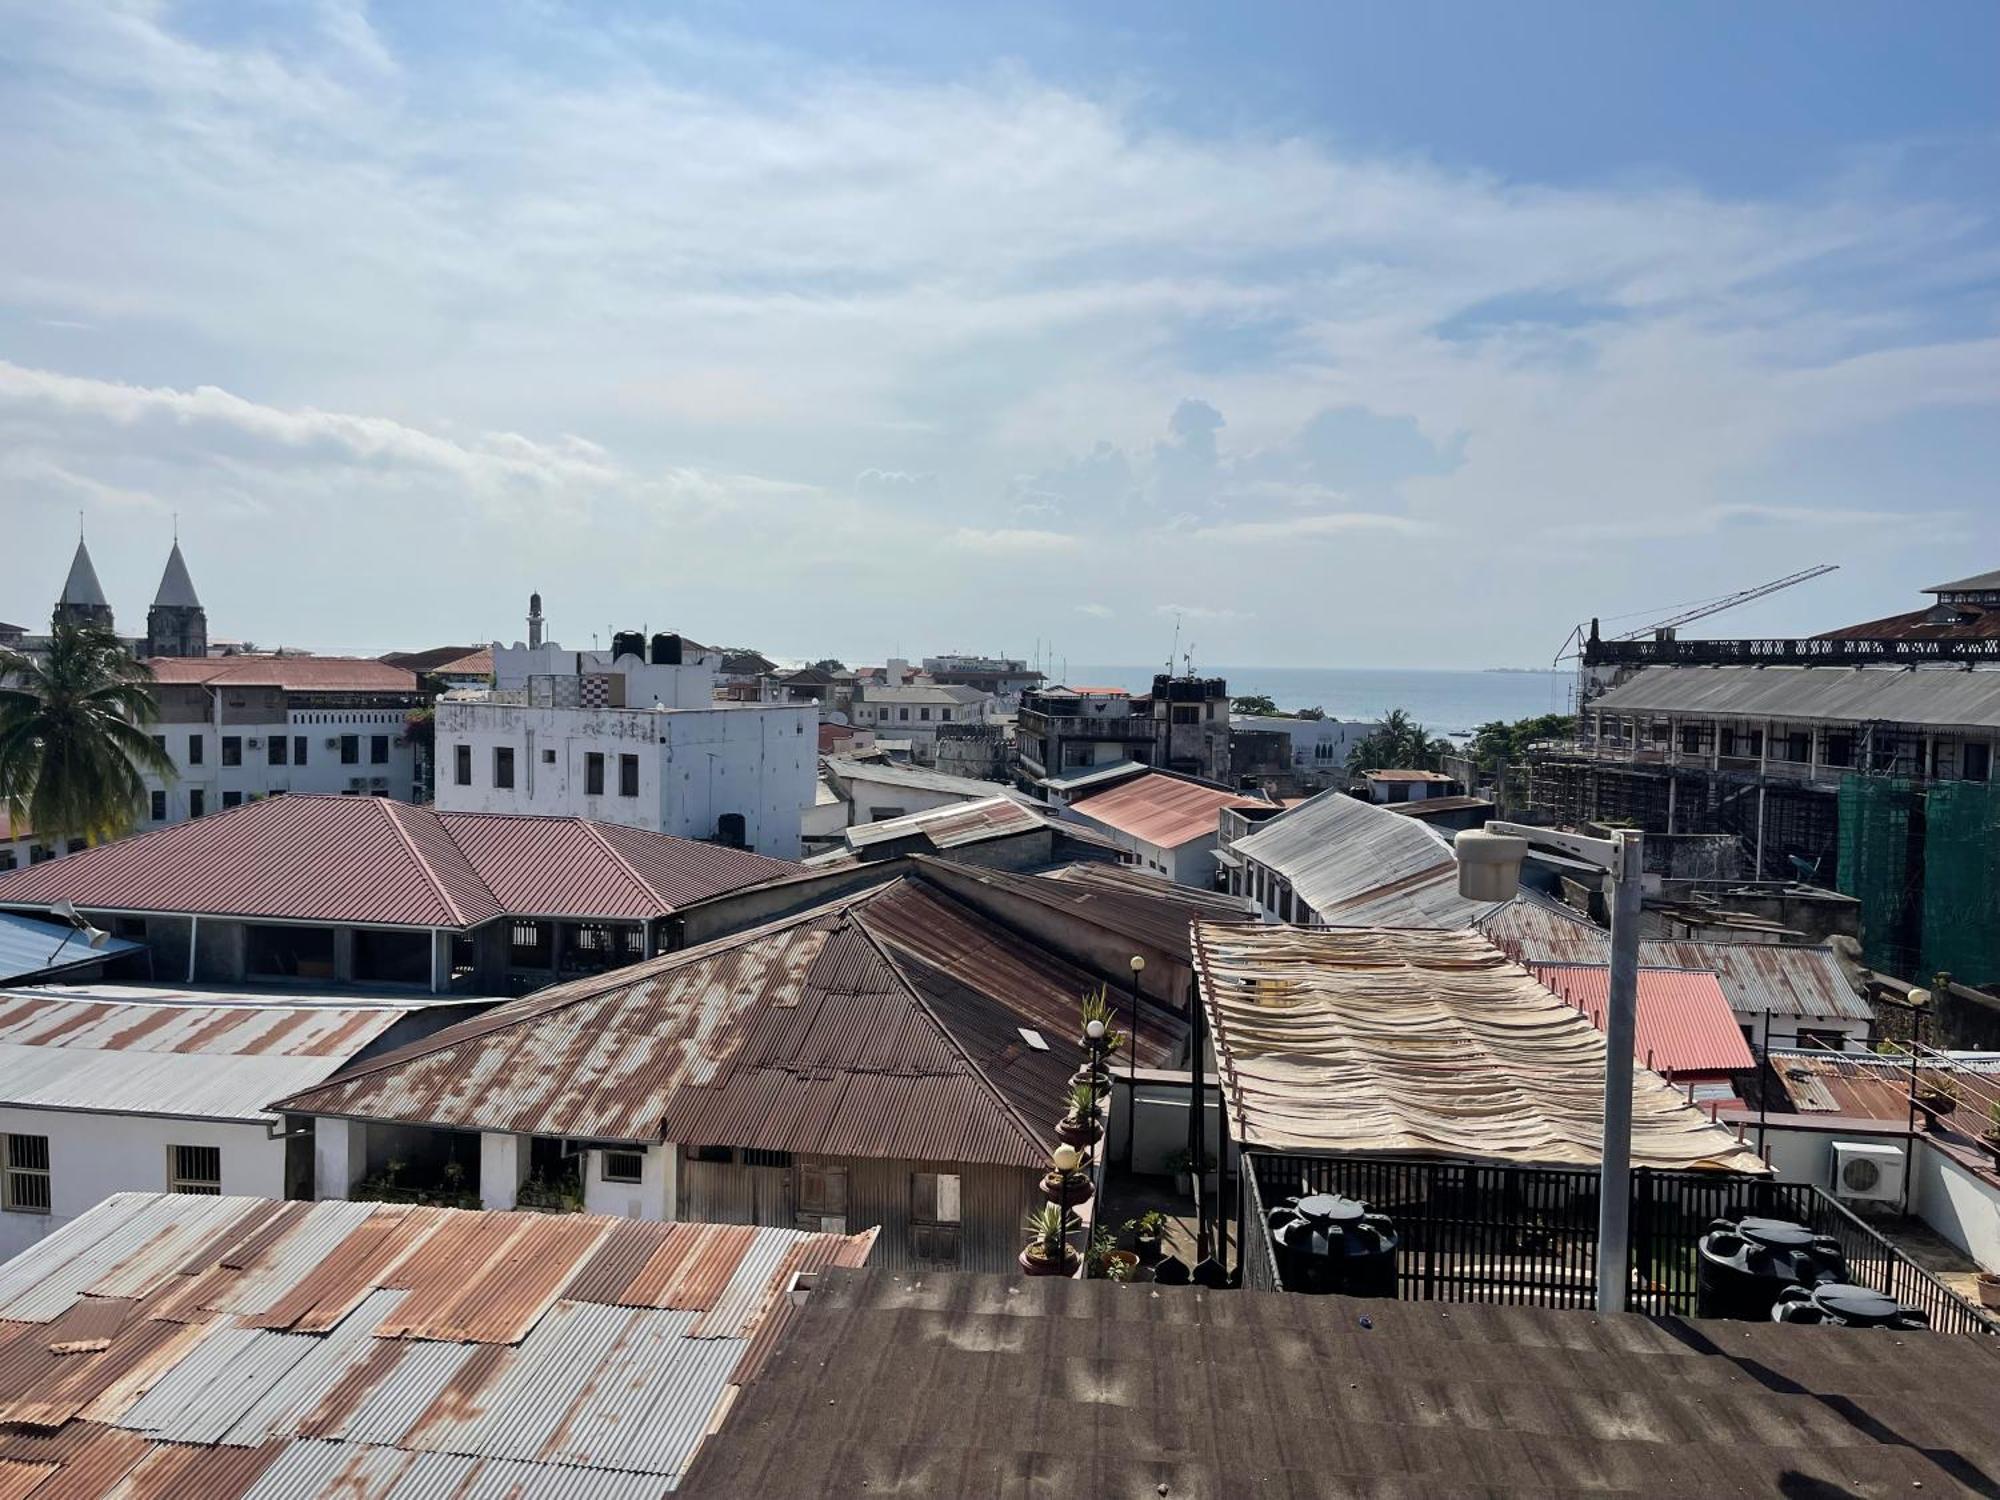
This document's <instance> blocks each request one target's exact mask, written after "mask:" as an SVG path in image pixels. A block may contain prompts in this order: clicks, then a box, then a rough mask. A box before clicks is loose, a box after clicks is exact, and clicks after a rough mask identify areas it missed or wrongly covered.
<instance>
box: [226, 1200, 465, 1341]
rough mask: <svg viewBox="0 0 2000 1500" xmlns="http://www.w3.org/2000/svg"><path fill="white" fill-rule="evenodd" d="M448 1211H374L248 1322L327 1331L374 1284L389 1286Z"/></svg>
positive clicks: (300, 1330) (402, 1208)
mask: <svg viewBox="0 0 2000 1500" xmlns="http://www.w3.org/2000/svg"><path fill="white" fill-rule="evenodd" d="M447 1212H448V1211H447V1210H445V1209H441V1208H426V1207H421V1206H417V1205H410V1206H407V1207H406V1206H400V1205H399V1206H393V1207H391V1206H385V1207H381V1208H378V1209H376V1210H375V1212H374V1213H372V1214H370V1215H369V1216H368V1218H366V1219H365V1220H363V1221H362V1222H361V1223H360V1224H359V1225H358V1226H357V1227H356V1228H354V1229H353V1230H351V1231H350V1232H349V1233H348V1235H347V1236H346V1237H345V1238H344V1239H342V1240H341V1241H340V1243H339V1245H338V1246H337V1247H336V1248H335V1249H334V1250H333V1252H332V1253H331V1254H329V1255H328V1256H327V1257H326V1258H325V1259H324V1260H322V1261H321V1262H320V1263H319V1264H318V1265H317V1266H315V1267H314V1268H313V1269H312V1270H311V1271H309V1272H308V1273H307V1274H306V1275H305V1276H304V1277H303V1278H302V1279H301V1280H300V1281H299V1282H298V1283H297V1284H296V1285H294V1286H293V1287H292V1288H291V1290H289V1291H288V1292H286V1293H285V1294H284V1295H283V1296H281V1297H279V1298H278V1299H277V1300H276V1301H275V1302H273V1303H272V1304H271V1305H270V1306H269V1307H267V1308H266V1309H265V1310H264V1311H263V1312H261V1313H257V1314H254V1315H252V1316H250V1317H248V1318H246V1319H245V1320H244V1321H245V1322H246V1323H247V1324H248V1325H249V1326H250V1327H252V1328H276V1329H287V1330H290V1331H292V1332H294V1333H325V1332H326V1331H327V1330H328V1329H330V1328H332V1327H334V1325H335V1324H337V1323H339V1322H340V1321H341V1320H342V1319H343V1318H345V1317H346V1316H347V1315H348V1314H349V1313H350V1312H352V1311H353V1310H354V1308H355V1307H356V1306H358V1305H359V1304H360V1302H361V1300H362V1299H363V1298H364V1297H366V1296H367V1295H368V1294H369V1292H371V1291H372V1290H373V1289H374V1288H376V1287H378V1286H383V1285H385V1284H387V1281H388V1279H389V1278H390V1277H391V1276H393V1274H394V1272H395V1270H396V1268H397V1267H398V1266H400V1265H401V1264H402V1263H403V1262H404V1261H405V1260H406V1259H408V1258H409V1257H410V1256H411V1255H413V1254H415V1253H416V1251H417V1250H418V1249H419V1248H420V1247H421V1246H422V1245H423V1243H424V1241H425V1240H427V1239H429V1238H430V1236H431V1235H432V1234H434V1233H436V1231H437V1230H438V1228H439V1227H440V1226H441V1225H442V1224H443V1223H444V1222H445V1217H446V1214H447Z"/></svg>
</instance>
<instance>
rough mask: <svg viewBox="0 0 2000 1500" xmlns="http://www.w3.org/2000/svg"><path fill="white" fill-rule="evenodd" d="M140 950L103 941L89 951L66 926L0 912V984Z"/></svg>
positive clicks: (79, 935) (140, 947) (116, 941)
mask: <svg viewBox="0 0 2000 1500" xmlns="http://www.w3.org/2000/svg"><path fill="white" fill-rule="evenodd" d="M143 946H144V945H143V944H140V943H132V942H127V941H126V940H125V939H124V938H106V939H105V941H104V945H103V946H102V947H99V948H93V947H91V946H90V943H89V941H88V940H87V939H86V938H85V937H84V935H83V934H82V933H81V932H80V931H78V930H77V929H76V928H74V927H72V926H70V925H69V923H67V922H38V921H36V920H35V919H34V918H33V917H28V916H23V915H22V914H21V913H19V912H12V911H0V984H12V983H14V982H15V981H16V980H21V979H27V978H29V977H31V976H33V975H36V974H52V973H57V972H59V971H61V970H63V969H74V968H81V967H84V966H87V965H90V964H101V963H103V962H104V961H105V960H106V959H112V958H118V957H120V956H122V955H124V954H127V953H138V952H141V951H142V950H143Z"/></svg>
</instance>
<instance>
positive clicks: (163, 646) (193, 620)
mask: <svg viewBox="0 0 2000 1500" xmlns="http://www.w3.org/2000/svg"><path fill="white" fill-rule="evenodd" d="M143 654H145V655H147V656H206V655H208V611H207V610H205V609H203V608H202V607H201V599H200V597H199V596H198V595H196V593H195V591H194V580H193V579H192V578H190V577H189V576H188V569H187V560H186V559H185V558H183V557H182V556H181V544H180V538H178V537H176V538H175V539H174V550H173V551H171V552H169V553H168V554H167V568H166V571H165V572H164V573H162V574H161V575H160V587H159V589H158V591H157V592H156V593H155V594H154V595H153V605H152V608H150V609H148V610H147V611H146V648H145V651H144V653H143Z"/></svg>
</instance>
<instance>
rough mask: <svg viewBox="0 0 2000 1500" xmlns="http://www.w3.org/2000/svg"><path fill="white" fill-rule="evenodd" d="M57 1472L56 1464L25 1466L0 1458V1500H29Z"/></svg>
mask: <svg viewBox="0 0 2000 1500" xmlns="http://www.w3.org/2000/svg"><path fill="white" fill-rule="evenodd" d="M55 1472H56V1466H55V1465H54V1464H24V1463H20V1462H18V1461H16V1460H14V1459H10V1458H0V1500H28V1496H29V1495H31V1494H33V1493H34V1492H35V1491H36V1490H38V1489H40V1488H41V1487H42V1482H43V1481H44V1480H46V1479H47V1478H48V1477H49V1476H50V1475H51V1474H54V1473H55Z"/></svg>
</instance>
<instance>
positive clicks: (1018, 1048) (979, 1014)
mask: <svg viewBox="0 0 2000 1500" xmlns="http://www.w3.org/2000/svg"><path fill="white" fill-rule="evenodd" d="M1094 987H1095V986H1094V985H1093V984H1092V983H1091V981H1090V980H1089V978H1088V976H1086V975H1084V974H1082V973H1081V971H1078V970H1075V969H1072V968H1070V967H1069V966H1068V965H1066V964H1064V963H1062V962H1060V961H1059V960H1056V959H1054V958H1052V957H1050V956H1048V955H1046V954H1042V953H1040V952H1039V951H1037V950H1036V949H1035V948H1034V946H1033V945H1032V944H1031V943H1029V942H1027V940H1025V939H1021V938H1019V937H1016V936H1013V935H1011V934H1008V933H1006V932H1004V931H1003V930H1002V929H1000V928H998V927H995V926H993V925H992V924H990V923H986V922H985V921H984V920H983V919H980V918H978V917H977V916H976V915H974V914H973V913H971V912H970V911H968V910H966V909H965V908H963V907H962V906H959V905H958V904H957V903H954V902H951V901H950V899H949V898H948V897H945V896H943V895H942V894H941V893H937V892H933V891H929V890H919V889H917V888H916V887H914V886H913V885H911V884H910V883H909V882H907V881H893V882H890V883H888V884H886V885H884V886H880V887H877V888H876V889H874V890H871V891H866V892H862V893H860V894H858V895H851V896H846V897H843V898H841V899H839V900H837V901H834V902H832V903H829V904H828V905H826V906H822V907H819V908H816V909H814V910H812V911H809V912H805V913H802V914H800V915H798V916H794V917H791V918H788V919H786V920H784V921H782V922H778V923H774V924H771V925H769V926H766V927H762V928H758V929H755V930H753V931H750V932H747V933H742V934H738V935H736V936H733V937H728V938H724V939H721V940H720V941H717V942H714V943H710V944H708V945H706V946H704V947H700V948H694V949H690V950H688V951H686V952H683V953H677V954H671V955H668V956H666V957H662V958H658V959H654V960H651V961H650V962H647V963H643V964H635V965H633V966H631V967H629V968H625V969H620V970H617V971H615V972H614V973H612V974H607V975H598V976H594V977H592V978H590V979H587V980H580V981H577V982H575V983H573V984H568V985H560V986H557V987H556V988H553V989H548V990H543V991H541V992H540V993H538V994H535V995H531V996H529V997H527V998H526V999H523V1000H518V1001H515V1002H512V1003H510V1004H507V1005H503V1006H500V1007H497V1008H496V1009H494V1010H491V1011H489V1012H487V1013H486V1014H485V1015H482V1016H480V1017H478V1018H476V1019H474V1020H471V1021H467V1022H463V1023H461V1024H460V1025H457V1026H453V1027H449V1028H447V1029H445V1030H444V1031H441V1032H438V1033H437V1034H436V1035H434V1036H432V1037H429V1038H427V1039H425V1040H423V1041H421V1042H418V1043H415V1044H413V1045H412V1046H409V1047H405V1048H401V1049H398V1050H397V1051H395V1052H392V1053H387V1054H385V1055H383V1056H382V1057H379V1058H376V1059H374V1060H372V1061H371V1062H369V1063H367V1064H364V1065H363V1066H361V1067H359V1068H356V1069H354V1070H352V1071H350V1072H349V1073H347V1074H346V1075H345V1076H343V1077H341V1078H336V1079H333V1080H331V1081H329V1082H328V1083H326V1084H323V1085H321V1086H319V1087H317V1088H311V1089H307V1090H304V1091H301V1092H299V1093H297V1094H294V1095H291V1096H289V1097H287V1098H285V1099H284V1100H282V1101H281V1105H280V1106H279V1107H282V1108H283V1109H284V1110H286V1111H288V1112H293V1113H299V1114H315V1115H340V1116H350V1117H355V1118H362V1119H377V1120H400V1121H407V1122H413V1123H423V1124H431V1125H440V1126H447V1127H451V1128H456V1129H468V1130H504V1131H511V1132H514V1133H517V1134H525V1135H562V1136H570V1137H577V1138H590V1139H601V1140H621V1141H644V1142H651V1141H660V1140H666V1141H674V1142H681V1143H694V1144H714V1145H730V1146H739V1147H751V1148H756V1149H762V1150H776V1151H798V1152H819V1153H831V1154H843V1155H856V1156H877V1157H887V1158H895V1159H906V1158H913V1159H918V1160H935V1161H959V1162H985V1163H992V1164H1001V1165H1009V1166H1039V1165H1041V1164H1042V1162H1043V1160H1044V1159H1045V1155H1046V1152H1047V1150H1048V1146H1049V1143H1050V1139H1051V1137H1050V1136H1049V1134H1048V1132H1049V1131H1050V1130H1051V1129H1052V1127H1053V1125H1054V1122H1055V1120H1056V1118H1057V1117H1058V1115H1059V1114H1060V1110H1057V1111H1055V1112H1054V1113H1050V1112H1047V1110H1046V1108H1045V1107H1046V1106H1047V1105H1048V1104H1050V1103H1052V1102H1056V1101H1058V1100H1059V1091H1055V1088H1054V1085H1052V1084H1051V1083H1050V1082H1049V1080H1048V1079H1046V1078H1044V1077H1043V1076H1042V1075H1043V1074H1044V1073H1048V1074H1050V1075H1051V1076H1052V1075H1053V1073H1054V1071H1056V1070H1058V1069H1067V1068H1073V1067H1074V1066H1075V1065H1076V1064H1077V1062H1079V1061H1080V1053H1078V1052H1077V1051H1076V1044H1075V1042H1074V1041H1073V1040H1072V1039H1071V1037H1072V1032H1073V1028H1074V1025H1075V1018H1076V1006H1077V1004H1078V1003H1079V1002H1080V1000H1081V997H1082V995H1083V993H1084V992H1085V991H1086V990H1087V989H1090V988H1094ZM1022 1025H1029V1026H1035V1027H1044V1028H1049V1029H1050V1030H1051V1031H1052V1033H1053V1034H1052V1035H1051V1036H1050V1050H1049V1051H1048V1052H1047V1053H1036V1054H1033V1055H1024V1054H1028V1053H1029V1052H1030V1049H1028V1048H1026V1047H1025V1045H1024V1044H1022V1042H1021V1040H1020V1037H1019V1034H1018V1028H1019V1027H1020V1026H1022ZM1164 1039H1165V1038H1164V1035H1163V1036H1162V1038H1161V1039H1160V1040H1164ZM1030 1101H1032V1103H1033V1105H1034V1109H1033V1110H1032V1111H1031V1110H1029V1109H1028V1108H1027V1107H1026V1106H1027V1104H1028V1103H1029V1102H1030ZM1030 1122H1032V1123H1030Z"/></svg>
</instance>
